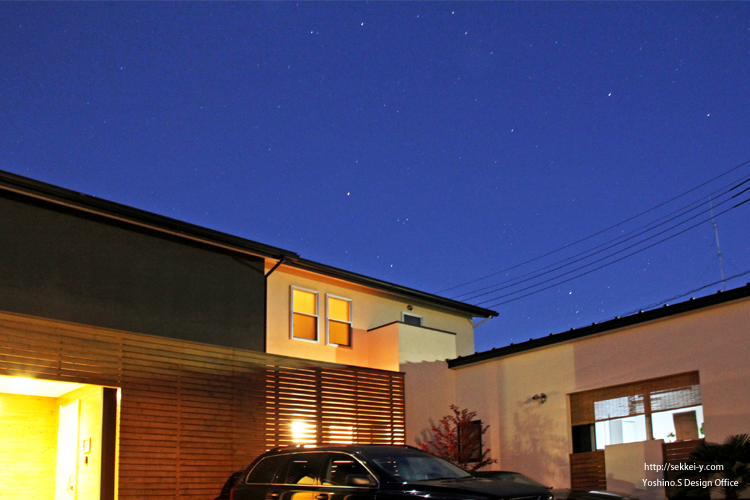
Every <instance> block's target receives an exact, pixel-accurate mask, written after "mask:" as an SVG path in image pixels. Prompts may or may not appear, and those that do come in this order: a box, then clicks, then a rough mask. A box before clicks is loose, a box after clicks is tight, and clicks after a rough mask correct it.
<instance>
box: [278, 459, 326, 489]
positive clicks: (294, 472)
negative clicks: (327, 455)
mask: <svg viewBox="0 0 750 500" xmlns="http://www.w3.org/2000/svg"><path fill="white" fill-rule="evenodd" d="M320 459H321V453H299V454H294V455H291V456H290V457H289V461H288V462H287V463H286V464H285V465H284V467H282V468H281V470H280V471H279V473H278V474H277V476H276V480H275V481H274V482H275V483H280V484H304V485H316V484H320V478H319V477H318V470H319V469H320Z"/></svg>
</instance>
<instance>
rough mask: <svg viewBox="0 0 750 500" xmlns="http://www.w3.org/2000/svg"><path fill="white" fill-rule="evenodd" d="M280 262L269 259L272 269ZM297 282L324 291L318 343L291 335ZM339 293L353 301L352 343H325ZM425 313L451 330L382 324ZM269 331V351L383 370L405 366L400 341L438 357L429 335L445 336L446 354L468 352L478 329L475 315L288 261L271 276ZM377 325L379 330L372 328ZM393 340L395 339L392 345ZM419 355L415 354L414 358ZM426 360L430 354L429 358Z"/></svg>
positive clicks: (431, 324) (433, 324) (427, 321)
mask: <svg viewBox="0 0 750 500" xmlns="http://www.w3.org/2000/svg"><path fill="white" fill-rule="evenodd" d="M273 264H274V263H273V262H271V261H269V262H268V263H267V269H269V268H270V267H271V266H272V265H273ZM292 286H296V287H300V288H304V289H307V290H312V291H315V292H317V293H318V300H319V316H318V331H319V340H318V342H317V343H310V342H304V341H299V340H293V339H291V335H290V329H289V316H290V288H291V287H292ZM326 294H332V295H336V296H338V297H344V298H347V299H351V301H352V320H353V323H352V328H353V334H352V335H353V337H352V347H351V348H349V347H335V346H329V345H326V342H325V328H326V325H325V296H326ZM407 305H411V306H412V307H413V310H412V311H411V313H412V314H416V315H419V316H422V321H423V323H422V324H423V326H425V327H427V328H430V329H437V330H445V331H447V332H452V333H455V335H452V334H451V333H444V332H434V331H433V330H428V329H426V328H424V329H420V328H418V327H411V328H410V327H408V325H398V333H397V336H394V334H393V333H392V332H393V331H396V330H393V329H391V330H386V329H382V328H378V327H381V326H384V325H388V324H390V323H394V322H397V321H400V320H401V313H402V312H409V311H408V310H407ZM267 314H268V336H267V346H266V349H267V351H266V352H268V353H269V354H281V355H284V356H294V357H298V358H307V359H314V360H318V361H329V362H335V363H344V364H348V365H353V366H369V367H371V368H378V369H383V370H398V369H399V351H400V350H401V347H400V346H404V349H406V350H407V351H408V352H410V353H411V352H413V351H415V350H416V351H420V350H425V351H430V353H429V357H431V358H432V359H435V356H433V354H435V353H432V352H431V351H434V350H435V348H436V346H435V345H431V344H424V343H423V341H424V339H425V338H426V337H425V335H426V336H427V337H429V338H431V339H432V338H439V339H441V340H440V344H439V345H437V348H439V349H447V350H446V352H445V355H444V356H440V357H441V359H446V358H449V357H455V355H466V354H472V353H473V352H474V330H473V328H472V318H471V317H469V316H468V315H462V314H460V313H456V312H453V311H449V310H444V309H440V308H437V307H433V306H430V305H428V304H422V303H418V302H414V301H409V300H407V299H401V298H399V297H396V296H393V295H389V294H386V293H384V292H380V291H377V290H373V289H370V288H367V287H364V286H360V285H356V284H352V283H348V282H345V281H341V280H336V279H333V278H327V277H325V276H321V275H318V274H314V273H310V272H307V271H302V270H299V269H294V268H291V267H288V266H283V265H282V266H281V267H279V268H278V269H277V270H276V271H274V273H273V274H272V275H271V276H270V277H269V278H268V309H267ZM372 329H377V331H375V332H370V331H368V330H372ZM391 342H395V344H392V343H391ZM412 358H413V354H410V355H409V359H412ZM423 359H425V358H423Z"/></svg>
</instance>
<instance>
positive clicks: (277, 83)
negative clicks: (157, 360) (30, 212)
mask: <svg viewBox="0 0 750 500" xmlns="http://www.w3.org/2000/svg"><path fill="white" fill-rule="evenodd" d="M0 33H2V37H1V38H0V54H2V61H3V63H2V65H0V169H2V170H6V171H9V172H13V173H16V174H20V175H24V176H27V177H30V178H33V179H37V180H40V181H43V182H47V183H51V184H55V185H58V186H62V187H65V188H68V189H72V190H75V191H79V192H82V193H86V194H89V195H92V196H98V197H101V198H105V199H108V200H111V201H115V202H118V203H123V204H126V205H130V206H134V207H137V208H140V209H144V210H148V211H151V212H155V213H158V214H162V215H166V216H169V217H173V218H175V219H179V220H183V221H187V222H190V223H194V224H198V225H201V226H205V227H209V228H212V229H216V230H219V231H224V232H227V233H230V234H233V235H237V236H241V237H244V238H248V239H251V240H255V241H259V242H263V243H266V244H270V245H275V246H278V247H282V248H285V249H288V250H291V251H294V252H297V253H299V254H300V255H301V256H302V257H304V258H307V259H311V260H315V261H318V262H322V263H325V264H329V265H332V266H336V267H340V268H343V269H347V270H350V271H354V272H357V273H361V274H365V275H369V276H373V277H376V278H380V279H383V280H387V281H391V282H395V283H398V284H401V285H404V286H409V287H413V288H417V289H420V290H424V291H427V292H432V293H439V294H441V295H444V296H447V297H451V298H458V299H460V300H465V301H467V302H469V303H472V304H478V305H481V306H483V307H489V308H491V309H494V310H496V311H497V312H498V313H499V317H498V318H495V319H493V320H491V321H489V322H487V323H485V324H483V325H482V326H480V327H479V328H477V330H476V347H477V350H478V351H482V350H486V349H489V348H491V347H500V346H503V345H507V344H508V343H510V342H520V341H524V340H528V339H529V338H534V337H539V336H545V335H548V334H549V333H558V332H561V331H565V330H568V329H570V328H575V327H581V326H586V325H588V324H591V323H592V322H600V321H604V320H607V319H611V318H613V317H615V316H618V315H619V316H622V315H625V314H628V313H632V312H634V311H637V310H639V309H646V308H648V307H656V306H659V305H661V304H663V303H664V302H669V301H680V300H685V299H687V298H689V297H690V296H695V297H698V296H702V295H706V294H710V293H716V291H717V290H720V289H722V288H723V287H726V288H727V289H730V288H734V287H737V286H742V285H744V284H745V283H746V282H750V273H749V272H750V224H748V223H747V221H748V216H749V215H750V203H746V204H742V202H743V201H746V200H748V199H750V191H744V190H745V189H747V188H748V187H750V182H748V183H744V182H745V181H747V180H748V179H750V162H749V161H750V140H749V139H750V136H749V135H748V131H750V64H749V62H750V3H748V2H729V3H722V2H711V3H704V2H686V3H682V2H669V3H653V2H625V3H618V2H607V3H595V2H581V3H566V2H522V3H505V2H481V3H473V2H465V3H464V2H461V3H452V2H373V3H366V2H342V3H339V2H321V3H316V2H300V3H294V2H269V3H265V2H246V3H231V2H220V3H198V2H189V3H172V2H158V3H148V2H145V3H144V2H123V3H119V2H99V3H85V2H70V3H49V2H39V3H37V2H28V3H27V2H23V3H14V2H0ZM743 183H744V184H743ZM712 207H713V212H714V221H715V223H716V230H715V228H714V225H713V224H712V221H711V214H710V210H711V208H712ZM717 231H718V235H719V243H720V250H721V254H722V258H721V260H720V259H719V255H718V250H719V248H717V240H716V232H717ZM720 263H721V266H720ZM722 268H723V272H724V276H725V282H724V283H721V279H722V278H721V272H722ZM745 273H747V274H745ZM680 297H682V298H680Z"/></svg>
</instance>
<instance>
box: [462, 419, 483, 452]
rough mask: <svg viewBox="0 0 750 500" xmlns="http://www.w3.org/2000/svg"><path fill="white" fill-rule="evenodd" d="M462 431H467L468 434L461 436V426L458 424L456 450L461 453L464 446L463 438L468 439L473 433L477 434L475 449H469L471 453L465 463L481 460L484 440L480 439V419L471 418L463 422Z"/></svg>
mask: <svg viewBox="0 0 750 500" xmlns="http://www.w3.org/2000/svg"><path fill="white" fill-rule="evenodd" d="M463 430H464V432H466V431H468V432H469V433H470V434H469V435H468V436H461V434H462V433H461V431H462V429H461V426H458V450H459V453H463V448H464V447H465V440H470V439H471V438H472V437H473V436H472V435H473V434H476V436H477V440H478V443H477V446H476V449H474V450H471V451H472V455H471V456H470V457H469V458H468V460H467V463H477V462H481V461H482V455H483V454H484V442H483V439H482V421H481V420H480V419H477V420H471V421H469V422H468V423H466V424H464V428H463Z"/></svg>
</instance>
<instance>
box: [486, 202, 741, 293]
mask: <svg viewBox="0 0 750 500" xmlns="http://www.w3.org/2000/svg"><path fill="white" fill-rule="evenodd" d="M748 201H750V198H748V199H747V200H745V201H743V202H741V203H738V204H736V205H734V206H733V207H730V208H728V209H726V210H724V211H723V212H720V213H719V214H718V215H717V217H719V216H720V215H723V214H725V213H727V212H729V211H731V210H734V209H735V208H737V207H739V206H741V205H744V204H745V203H747V202H748ZM709 220H711V219H710V218H709V219H705V220H702V221H700V222H698V223H696V224H694V225H692V226H690V227H688V228H685V229H683V230H682V231H679V232H677V233H675V234H672V235H670V236H667V237H666V238H664V239H662V240H659V241H657V242H655V243H652V244H651V245H648V246H646V247H644V248H641V249H639V250H636V251H635V252H632V253H629V254H627V255H624V256H622V257H620V258H618V259H615V260H613V261H612V262H608V263H606V264H603V265H601V266H599V267H597V268H594V269H590V270H588V271H586V272H584V273H581V274H579V275H577V276H573V277H571V278H568V279H566V280H563V281H560V282H557V283H553V284H551V285H549V286H546V287H544V288H541V289H539V290H534V291H533V292H529V293H527V294H524V295H521V296H519V297H514V298H512V299H509V300H506V301H503V302H497V303H494V304H491V305H488V306H485V307H487V308H493V307H497V306H500V305H503V304H508V303H510V302H515V301H516V300H519V299H522V298H524V297H528V296H530V295H535V294H537V293H539V292H543V291H544V290H549V289H550V288H554V287H556V286H558V285H562V284H563V283H567V282H569V281H573V280H575V279H578V278H580V277H582V276H586V275H587V274H591V273H593V272H594V271H598V270H600V269H603V268H605V267H608V266H611V265H612V264H615V263H617V262H620V261H621V260H625V259H627V258H628V257H632V256H633V255H636V254H639V253H641V252H643V251H645V250H648V249H649V248H652V247H655V246H656V245H659V244H661V243H664V242H665V241H668V240H671V239H672V238H675V237H677V236H679V235H681V234H683V233H686V232H687V231H690V230H691V229H695V228H696V227H698V226H700V225H701V224H703V223H705V222H707V221H709ZM558 277H560V276H558ZM548 281H549V280H548ZM542 283H546V282H542ZM542 283H537V284H536V285H533V286H531V287H528V288H526V289H524V290H527V289H529V288H534V287H536V286H538V285H541V284H542ZM521 291H523V290H517V291H515V292H512V293H509V294H507V295H503V296H500V297H495V298H494V299H489V300H485V301H484V302H478V303H477V305H478V304H483V303H486V302H490V301H492V300H495V299H500V298H503V297H507V296H510V295H514V294H516V293H519V292H521Z"/></svg>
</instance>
